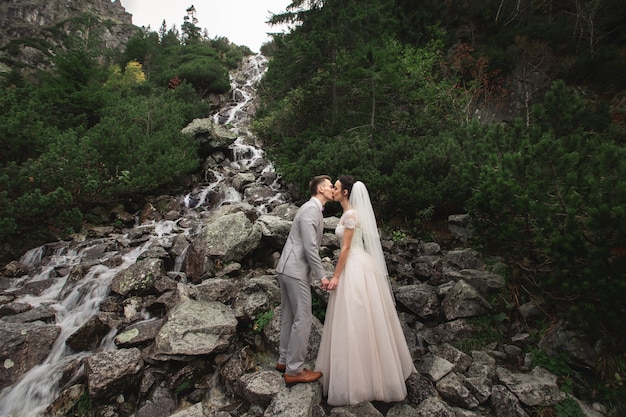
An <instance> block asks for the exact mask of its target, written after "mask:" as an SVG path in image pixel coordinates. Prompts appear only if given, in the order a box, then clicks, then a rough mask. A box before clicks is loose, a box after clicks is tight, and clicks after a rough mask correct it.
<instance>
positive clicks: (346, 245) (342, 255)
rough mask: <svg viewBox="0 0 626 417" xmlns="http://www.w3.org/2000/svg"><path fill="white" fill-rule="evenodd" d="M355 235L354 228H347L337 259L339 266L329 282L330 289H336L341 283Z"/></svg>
mask: <svg viewBox="0 0 626 417" xmlns="http://www.w3.org/2000/svg"><path fill="white" fill-rule="evenodd" d="M353 236H354V229H348V228H346V229H345V230H344V233H343V242H342V244H341V252H339V259H338V260H337V266H336V267H335V272H334V273H333V277H332V278H331V279H330V282H329V283H328V287H327V288H328V290H334V289H335V288H337V285H339V277H340V276H341V273H342V272H343V269H344V268H345V267H346V259H347V258H348V253H349V252H350V245H351V244H352V237H353Z"/></svg>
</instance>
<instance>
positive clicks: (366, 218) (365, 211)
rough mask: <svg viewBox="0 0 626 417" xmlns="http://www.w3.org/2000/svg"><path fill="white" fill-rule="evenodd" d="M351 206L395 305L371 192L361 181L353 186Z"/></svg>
mask: <svg viewBox="0 0 626 417" xmlns="http://www.w3.org/2000/svg"><path fill="white" fill-rule="evenodd" d="M350 205H351V206H352V208H353V209H354V210H355V211H356V213H357V217H358V221H359V223H361V228H362V230H363V245H364V247H365V251H366V252H367V253H368V254H369V255H370V256H371V257H372V260H373V262H374V267H375V268H376V275H377V277H378V279H381V280H385V282H386V283H387V285H388V287H389V293H390V294H391V298H392V300H394V304H395V298H394V296H393V291H392V289H391V282H390V281H389V273H388V272H387V264H386V263H385V256H384V255H383V248H382V246H381V243H380V235H379V234H378V226H377V225H376V216H375V215H374V210H373V208H372V203H371V201H370V196H369V192H368V191H367V188H366V187H365V184H363V183H362V182H361V181H357V182H355V183H354V185H353V186H352V191H351V193H350Z"/></svg>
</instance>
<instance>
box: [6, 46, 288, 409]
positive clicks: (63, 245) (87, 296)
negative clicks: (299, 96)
mask: <svg viewBox="0 0 626 417" xmlns="http://www.w3.org/2000/svg"><path fill="white" fill-rule="evenodd" d="M266 68H267V59H266V58H265V57H264V56H262V55H256V56H253V57H249V58H248V59H247V60H246V63H245V65H244V67H243V68H242V73H243V74H245V77H241V76H238V77H236V76H232V75H231V86H232V89H233V97H234V98H238V100H237V101H236V103H235V105H234V106H232V107H230V108H228V109H227V110H226V111H224V114H216V115H214V119H215V120H225V122H224V125H230V126H232V129H236V131H237V132H239V131H240V130H241V131H242V132H246V133H247V128H246V127H247V125H248V123H249V120H250V118H251V116H252V115H251V114H249V113H248V112H246V110H245V109H246V108H247V106H248V105H249V103H250V101H251V100H253V99H254V96H255V94H254V93H255V85H256V83H257V82H258V81H259V80H260V79H261V78H262V77H263V75H264V73H265V70H266ZM240 78H241V80H240ZM231 148H232V151H233V155H234V158H233V159H234V160H233V161H231V164H230V165H231V166H230V168H231V170H235V171H238V170H245V169H248V167H250V166H251V165H253V164H254V163H255V161H257V160H258V159H260V158H263V151H262V150H261V149H259V148H258V147H256V146H252V145H249V144H245V143H244V140H243V137H239V138H238V139H237V140H236V141H235V143H234V144H233V145H232V147H231ZM273 169H274V168H273V166H272V165H271V164H269V163H268V165H266V166H265V168H264V172H273ZM212 178H214V181H213V182H211V183H208V184H206V186H205V187H204V188H203V189H202V190H200V192H198V193H196V194H195V195H194V196H192V195H191V194H189V195H186V196H182V197H181V200H182V201H183V203H184V205H185V206H186V207H188V208H189V209H190V210H195V209H197V208H199V207H202V206H203V205H204V204H205V199H206V197H207V195H208V193H209V192H211V191H212V190H214V189H216V188H217V187H220V186H221V185H222V183H223V182H224V180H225V176H224V175H223V174H222V173H220V172H218V171H214V172H212ZM277 181H278V180H276V181H275V182H274V184H272V186H271V187H272V189H274V190H276V194H275V195H274V196H273V197H271V198H270V200H271V201H268V202H266V203H265V204H261V205H259V206H258V207H257V210H259V211H260V212H262V211H264V210H265V207H266V205H267V204H269V203H271V202H274V201H276V200H279V201H280V200H281V194H280V193H279V192H278V188H279V187H278V184H277ZM221 193H222V200H221V202H220V204H219V205H221V204H227V203H234V202H241V201H242V196H241V194H240V193H239V192H238V191H236V190H235V189H234V188H232V187H230V186H223V187H222V188H221ZM219 205H216V206H214V207H212V209H215V208H217V207H219ZM179 220H180V219H179ZM179 223H181V222H179V221H165V220H164V221H160V222H150V223H144V224H142V225H139V226H136V227H135V228H134V229H133V230H137V229H144V230H147V231H149V236H150V238H149V239H147V240H146V241H145V242H144V243H143V244H141V245H140V246H136V247H133V248H132V249H130V248H129V249H127V250H126V252H125V253H120V252H119V251H110V252H109V251H106V250H104V251H102V253H101V254H100V255H99V258H98V262H97V263H96V264H95V265H94V262H93V260H92V261H91V263H90V265H92V266H91V267H90V269H89V272H88V273H87V274H86V275H85V277H84V278H83V279H81V280H80V281H78V282H77V283H70V282H69V280H68V278H69V277H70V274H71V271H72V269H73V268H74V267H76V266H77V265H80V264H81V260H82V259H83V257H85V253H87V252H90V251H93V250H94V248H96V247H97V246H99V245H100V246H102V245H103V244H110V245H111V246H116V245H117V244H119V245H118V246H121V247H125V246H126V245H125V244H124V242H128V240H129V233H130V232H131V231H129V232H128V233H125V234H119V235H111V236H108V237H107V238H100V239H92V240H85V241H83V242H75V241H72V242H55V243H51V244H47V245H43V246H41V247H39V248H35V249H32V250H30V251H29V252H28V253H26V254H25V255H24V256H23V257H22V259H21V260H20V262H21V263H22V264H24V265H26V266H28V267H29V268H30V270H31V271H34V272H33V273H31V274H30V275H27V276H24V277H21V278H19V279H16V280H14V281H13V283H12V287H11V288H9V289H7V290H5V291H7V292H10V291H15V290H18V289H20V288H22V287H23V286H24V285H25V284H28V283H32V282H35V281H42V280H47V279H50V278H54V281H55V282H54V284H53V285H51V286H50V287H48V288H47V289H46V290H45V291H43V292H42V293H41V294H39V295H24V296H21V297H18V298H16V299H15V300H14V302H15V303H23V304H30V305H31V306H32V307H33V308H35V307H39V306H48V307H50V308H52V309H53V310H54V312H55V324H56V326H58V327H59V328H60V330H61V331H60V333H59V336H58V337H57V339H56V341H55V342H54V346H53V348H52V350H51V352H50V354H49V355H48V357H47V358H46V359H45V361H44V362H43V363H41V364H40V365H37V366H35V367H34V368H32V369H31V370H29V371H28V372H27V373H26V374H24V375H23V376H22V377H21V378H20V379H19V380H18V381H17V382H15V383H14V384H13V385H11V386H9V387H6V388H4V389H3V390H2V391H0V417H37V416H40V415H42V414H43V413H44V412H45V410H46V409H47V407H48V406H49V405H50V404H51V403H52V402H53V401H54V400H55V399H56V398H57V396H58V395H59V392H60V387H59V381H60V379H61V376H62V374H63V372H62V370H63V369H64V368H65V367H66V366H67V365H68V364H70V363H73V362H76V361H81V360H83V359H84V358H85V357H87V356H89V355H91V354H92V352H80V353H74V352H72V351H71V349H70V348H69V347H67V345H66V341H67V339H68V338H69V337H70V336H71V335H72V334H73V333H74V332H75V331H76V330H77V329H79V328H80V327H81V326H82V325H84V324H85V323H86V322H87V321H88V320H89V319H90V318H91V317H92V316H94V315H95V314H97V313H98V311H99V307H100V303H101V301H102V300H103V299H104V298H105V297H106V296H107V295H108V294H109V290H110V284H111V281H112V280H113V278H114V277H115V275H116V274H117V273H118V272H120V271H122V270H124V269H126V268H128V267H129V266H130V265H132V264H134V263H135V262H136V261H137V259H138V258H139V257H140V256H141V254H142V253H143V252H145V251H146V250H148V249H149V248H150V247H151V246H152V245H155V244H158V245H161V246H167V245H164V242H170V243H171V242H172V241H173V239H174V238H175V237H177V236H178V235H180V234H184V235H189V234H192V232H193V231H192V230H190V229H189V228H185V227H182V226H180V225H179ZM185 252H186V251H185ZM92 259H93V258H92ZM183 260H184V255H181V256H179V258H178V259H176V264H175V267H174V271H172V273H174V274H176V273H179V272H180V270H181V266H182V263H183ZM60 271H63V273H64V274H65V275H62V276H58V275H54V274H59V273H60ZM72 285H74V286H73V287H72ZM145 319H146V320H149V319H150V317H149V316H147V315H146V316H145ZM114 337H115V331H112V332H111V334H109V335H108V336H107V337H106V338H105V339H104V340H103V341H102V343H101V346H100V347H99V350H111V349H116V347H115V344H114V343H113V339H114ZM6 366H9V364H7V363H5V367H6Z"/></svg>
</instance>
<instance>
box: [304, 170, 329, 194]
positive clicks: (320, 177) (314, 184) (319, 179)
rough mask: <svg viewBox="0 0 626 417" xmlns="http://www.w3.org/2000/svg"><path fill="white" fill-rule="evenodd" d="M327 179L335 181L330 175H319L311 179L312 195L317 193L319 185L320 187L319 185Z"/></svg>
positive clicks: (310, 189)
mask: <svg viewBox="0 0 626 417" xmlns="http://www.w3.org/2000/svg"><path fill="white" fill-rule="evenodd" d="M326 180H328V181H330V182H333V180H332V179H331V178H330V177H329V176H328V175H318V176H317V177H313V178H312V179H311V181H309V192H310V193H311V196H314V195H317V187H319V185H320V184H321V183H323V182H324V181H326Z"/></svg>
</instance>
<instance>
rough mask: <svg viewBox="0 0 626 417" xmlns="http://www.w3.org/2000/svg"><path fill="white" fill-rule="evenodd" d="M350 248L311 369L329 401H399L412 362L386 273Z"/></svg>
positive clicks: (357, 251) (363, 254)
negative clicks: (379, 272) (318, 373)
mask: <svg viewBox="0 0 626 417" xmlns="http://www.w3.org/2000/svg"><path fill="white" fill-rule="evenodd" d="M373 271H374V267H373V265H372V262H371V258H370V256H369V255H368V254H367V253H366V252H364V251H363V250H358V249H357V250H354V249H353V250H351V251H350V253H349V255H348V258H347V260H346V265H345V268H344V271H343V274H342V275H341V277H340V279H339V284H338V287H337V289H336V290H334V291H332V292H331V294H330V297H329V301H328V306H327V310H326V319H325V323H324V330H323V333H322V340H321V343H320V348H319V353H318V357H317V361H316V363H315V370H316V371H321V372H322V373H323V376H322V379H321V382H322V385H323V389H324V395H325V396H327V397H328V398H327V402H328V404H330V405H336V406H338V405H354V404H358V403H360V402H363V401H384V402H393V401H402V400H403V399H404V398H405V397H406V394H407V391H406V384H405V381H406V379H407V378H408V377H409V375H411V373H412V372H415V366H414V365H413V360H412V358H411V354H410V352H409V348H408V346H407V343H406V339H405V337H404V333H403V332H402V327H401V325H400V320H399V319H398V314H397V311H396V308H395V305H394V302H393V299H392V296H391V293H390V291H389V285H388V283H387V278H386V277H377V276H376V275H375V273H374V272H373Z"/></svg>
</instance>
